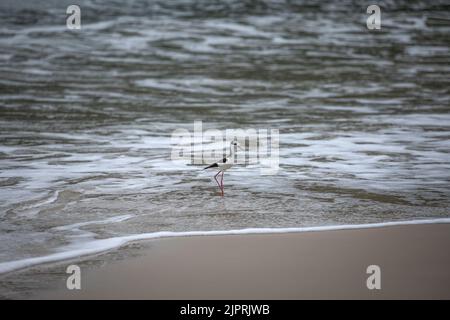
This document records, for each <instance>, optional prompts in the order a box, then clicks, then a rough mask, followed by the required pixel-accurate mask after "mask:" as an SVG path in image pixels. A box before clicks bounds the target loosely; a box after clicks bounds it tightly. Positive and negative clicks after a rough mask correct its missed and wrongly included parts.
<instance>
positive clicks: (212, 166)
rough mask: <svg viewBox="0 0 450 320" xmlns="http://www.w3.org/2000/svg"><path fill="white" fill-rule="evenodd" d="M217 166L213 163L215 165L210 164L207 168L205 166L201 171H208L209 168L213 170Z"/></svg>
mask: <svg viewBox="0 0 450 320" xmlns="http://www.w3.org/2000/svg"><path fill="white" fill-rule="evenodd" d="M218 166H219V165H218V164H217V162H215V163H213V164H210V165H209V166H207V167H206V168H203V170H205V169H209V168H215V167H218Z"/></svg>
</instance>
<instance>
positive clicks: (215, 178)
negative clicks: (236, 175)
mask: <svg viewBox="0 0 450 320" xmlns="http://www.w3.org/2000/svg"><path fill="white" fill-rule="evenodd" d="M221 172H222V171H219V172H217V174H216V175H215V176H214V180H216V182H217V185H218V186H219V188H220V190H222V186H221V185H220V183H219V181H217V176H218V175H219V174H220V173H221ZM222 193H223V191H222Z"/></svg>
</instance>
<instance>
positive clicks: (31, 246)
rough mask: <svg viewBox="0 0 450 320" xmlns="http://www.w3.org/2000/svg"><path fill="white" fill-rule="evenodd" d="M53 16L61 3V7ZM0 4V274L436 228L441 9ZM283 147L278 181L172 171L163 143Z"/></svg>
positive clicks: (442, 83) (444, 11)
mask: <svg viewBox="0 0 450 320" xmlns="http://www.w3.org/2000/svg"><path fill="white" fill-rule="evenodd" d="M66 2H67V1H66ZM66 2H65V1H37V2H36V1H33V2H31V1H9V0H7V1H2V3H1V4H0V9H1V10H0V75H1V77H0V97H1V100H0V101H1V102H0V191H1V192H0V219H1V220H0V240H1V241H0V262H6V261H12V260H20V259H25V258H30V257H37V256H43V255H48V254H51V253H55V252H61V251H64V250H69V249H73V248H77V246H80V245H85V244H89V242H90V241H92V240H93V239H107V238H112V237H120V236H129V235H135V234H141V233H149V232H157V231H195V230H227V229H241V228H249V227H280V228H281V227H283V228H286V227H301V226H323V225H335V224H356V223H373V222H385V221H398V220H410V219H421V218H442V217H449V216H450V211H449V208H450V200H449V195H450V154H449V152H450V112H449V111H450V105H449V101H450V92H449V88H450V86H449V82H450V81H449V79H450V78H449V71H450V64H449V62H450V54H449V44H450V38H449V36H448V35H449V31H450V21H449V20H448V11H449V5H448V3H447V4H446V3H445V2H444V1H443V2H431V3H430V2H428V1H422V2H415V3H414V5H411V4H409V3H408V1H404V2H401V1H398V2H396V4H392V3H387V4H385V5H384V6H382V12H383V15H382V30H381V31H376V32H373V31H372V32H369V31H368V30H367V29H366V23H365V20H366V18H367V15H366V13H365V10H366V8H364V6H361V5H360V4H359V2H358V1H354V2H352V1H340V2H339V5H337V4H335V5H333V4H324V3H323V4H316V3H314V2H310V1H305V2H301V1H300V2H298V3H296V4H292V3H289V4H288V3H284V2H279V3H272V2H263V1H251V2H245V1H227V2H218V1H188V0H187V1H130V2H127V5H123V3H122V2H121V1H116V2H115V1H78V3H79V5H80V7H81V11H82V30H80V31H69V30H67V29H66V27H65V18H66V15H65V9H66V7H67V5H68V4H71V3H69V2H67V3H66ZM195 120H202V121H203V126H204V128H205V129H219V130H225V129H230V128H231V129H237V128H244V129H245V128H267V129H278V130H279V132H280V169H279V172H278V174H277V175H272V176H264V175H261V174H260V170H259V167H258V166H257V165H254V166H248V167H246V166H236V167H234V168H233V169H232V170H230V171H228V172H227V173H226V175H225V186H226V187H225V188H226V189H225V193H226V196H225V197H224V198H221V197H220V196H219V193H218V189H217V187H216V185H215V182H214V180H213V179H212V175H213V173H211V172H205V171H202V170H201V166H192V165H186V164H185V163H182V162H172V161H170V154H171V147H172V145H171V139H170V137H171V135H172V132H173V131H174V130H175V129H179V128H186V129H189V130H191V131H192V130H193V123H194V121H195Z"/></svg>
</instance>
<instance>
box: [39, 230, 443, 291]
mask: <svg viewBox="0 0 450 320" xmlns="http://www.w3.org/2000/svg"><path fill="white" fill-rule="evenodd" d="M147 244H148V246H146V247H145V249H144V250H142V252H140V254H139V255H138V256H137V257H134V258H130V259H126V260H122V261H113V262H106V263H105V264H104V265H103V266H102V267H95V268H88V269H83V270H82V277H81V283H82V288H81V290H72V291H69V290H67V289H66V288H65V282H64V281H60V282H58V284H55V285H54V289H52V290H45V291H41V292H39V293H38V294H36V295H34V296H33V298H35V299H55V298H56V299H318V298H319V299H416V298H420V299H449V298H450V271H449V270H450V251H449V250H448V247H449V244H450V224H428V225H406V226H392V227H382V228H372V229H359V230H337V231H319V232H303V233H287V234H265V235H231V236H200V237H182V238H171V239H159V240H152V241H148V242H147ZM369 265H378V266H379V267H380V269H381V289H380V290H377V289H374V290H369V289H368V288H367V286H366V280H367V278H368V277H369V276H370V275H369V274H367V273H366V269H367V267H368V266H369Z"/></svg>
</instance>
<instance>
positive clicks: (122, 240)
mask: <svg viewBox="0 0 450 320" xmlns="http://www.w3.org/2000/svg"><path fill="white" fill-rule="evenodd" d="M121 218H129V217H128V216H123V217H121ZM436 223H450V218H439V219H426V220H425V219H423V220H410V221H393V222H382V223H370V224H353V225H352V224H348V225H332V226H319V227H300V228H246V229H237V230H212V231H185V232H172V231H160V232H151V233H142V234H134V235H129V236H123V237H114V238H108V239H98V240H92V241H88V242H83V243H80V244H72V245H69V246H66V247H62V248H60V249H59V250H58V251H59V252H57V253H53V254H49V255H46V256H41V257H34V258H27V259H22V260H15V261H7V262H3V263H0V274H1V273H7V272H11V271H15V270H19V269H24V268H27V267H32V266H36V265H39V264H44V263H52V262H58V261H62V260H69V259H74V258H77V257H80V256H88V255H93V254H98V253H102V252H105V251H108V250H112V249H116V248H119V247H121V246H123V245H125V244H127V243H129V242H132V241H142V240H152V239H160V238H175V237H193V236H224V235H246V234H249V235H251V234H280V233H299V232H317V231H333V230H352V229H368V228H381V227H392V226H403V225H419V224H436Z"/></svg>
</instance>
